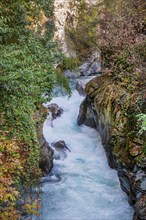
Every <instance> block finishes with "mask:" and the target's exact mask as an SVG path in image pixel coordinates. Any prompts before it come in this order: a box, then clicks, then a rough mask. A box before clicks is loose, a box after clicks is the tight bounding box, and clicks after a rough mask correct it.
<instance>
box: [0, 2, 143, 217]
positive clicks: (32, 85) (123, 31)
mask: <svg viewBox="0 0 146 220" xmlns="http://www.w3.org/2000/svg"><path fill="white" fill-rule="evenodd" d="M52 2H53V1H52V0H33V1H27V0H11V1H8V0H5V1H4V0H1V2H0V14H1V18H0V24H1V28H0V34H1V36H0V41H1V45H0V53H1V60H0V63H1V72H0V100H1V102H0V112H1V113H0V116H1V129H0V135H1V142H0V143H1V149H0V150H1V152H0V157H1V158H0V164H1V165H3V166H2V168H1V170H0V184H1V188H0V206H1V208H0V211H1V213H2V215H1V217H2V219H3V220H5V219H12V220H13V219H14V220H15V219H19V217H20V213H19V211H18V208H17V202H16V201H17V200H18V199H19V198H20V197H21V196H22V194H23V193H22V192H23V190H25V188H27V189H28V187H31V186H32V185H34V184H37V182H38V180H39V177H40V176H41V173H40V169H39V166H38V164H39V163H38V161H39V143H38V137H37V126H38V124H39V119H38V116H37V114H36V112H38V111H39V110H40V109H41V105H42V102H43V101H45V100H46V99H47V100H49V99H50V98H51V91H52V89H53V87H54V86H55V85H56V83H57V82H58V81H59V82H60V83H61V84H63V85H65V86H66V88H67V89H68V90H69V88H68V85H67V82H66V81H65V80H64V78H63V76H62V74H61V72H60V69H59V70H57V71H56V70H55V68H54V66H55V65H54V64H56V63H58V62H60V59H61V55H60V52H58V49H57V48H58V47H57V44H56V43H55V42H53V41H52V36H53V6H52ZM71 7H72V9H73V10H77V14H76V18H75V17H68V21H67V22H68V25H67V27H66V36H67V39H68V43H69V44H71V45H72V48H73V49H75V50H76V52H77V56H78V57H77V58H76V59H74V60H73V61H72V59H70V58H65V59H64V60H63V63H62V68H63V69H66V68H71V69H73V68H74V67H76V66H77V65H78V64H79V63H80V61H79V60H85V59H86V58H87V57H88V56H89V55H90V54H92V53H93V52H94V51H95V50H98V49H99V50H100V51H101V54H102V66H103V73H104V74H105V75H106V77H105V79H107V78H108V80H107V82H108V83H109V85H110V86H112V85H114V86H113V87H112V88H114V87H115V88H116V86H117V87H118V88H122V89H125V91H127V94H125V96H123V102H122V99H119V97H117V96H118V95H117V91H115V89H113V90H112V89H111V87H110V94H111V96H110V95H108V96H106V97H108V100H107V101H109V100H111V101H112V103H113V101H114V100H115V99H116V100H118V99H119V102H120V105H121V106H123V108H122V115H121V117H123V118H124V117H125V115H126V117H128V122H129V123H128V126H127V128H126V129H127V139H128V140H130V139H133V135H135V133H136V132H137V138H139V139H141V140H144V131H145V130H146V125H145V124H146V117H145V114H146V90H145V89H146V71H145V70H146V69H145V60H144V57H145V56H146V47H145V34H146V30H145V29H144V28H145V27H144V23H145V20H144V19H145V18H144V16H145V7H144V0H138V1H132V0H126V1H123V0H118V1H116V0H102V1H101V2H100V4H99V3H98V4H95V5H88V4H85V0H81V1H79V0H74V1H71ZM74 19H75V20H76V22H75V23H76V25H73V24H74V23H72V21H73V20H74ZM121 91H122V90H121ZM42 94H44V95H42ZM119 94H120V91H119ZM104 101H105V99H104ZM141 125H142V127H141ZM131 130H133V132H131ZM138 131H139V132H138ZM116 137H118V134H116ZM117 141H118V140H117ZM20 191H21V193H22V194H20ZM24 209H26V212H27V213H28V212H29V213H35V214H37V212H36V210H35V209H37V205H35V204H34V203H32V201H31V202H30V203H29V202H28V199H27V203H26V204H25V206H24ZM24 209H23V210H24Z"/></svg>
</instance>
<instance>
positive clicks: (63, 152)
mask: <svg viewBox="0 0 146 220" xmlns="http://www.w3.org/2000/svg"><path fill="white" fill-rule="evenodd" d="M51 146H52V147H53V149H54V159H55V160H64V159H65V158H66V157H67V151H69V152H71V150H70V149H69V148H68V147H67V145H66V143H65V142H64V141H63V140H60V141H57V142H56V143H52V144H51Z"/></svg>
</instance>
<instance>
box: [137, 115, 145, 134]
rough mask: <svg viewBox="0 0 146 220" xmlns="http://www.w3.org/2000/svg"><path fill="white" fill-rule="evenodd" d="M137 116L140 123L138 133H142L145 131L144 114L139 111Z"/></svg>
mask: <svg viewBox="0 0 146 220" xmlns="http://www.w3.org/2000/svg"><path fill="white" fill-rule="evenodd" d="M137 117H138V122H139V125H140V130H139V133H140V134H142V133H143V132H144V131H146V114H143V113H141V114H139V115H137Z"/></svg>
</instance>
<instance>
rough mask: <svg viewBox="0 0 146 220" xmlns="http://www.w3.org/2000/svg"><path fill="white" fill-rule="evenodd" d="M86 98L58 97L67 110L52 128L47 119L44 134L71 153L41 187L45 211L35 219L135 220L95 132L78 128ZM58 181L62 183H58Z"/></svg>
mask: <svg viewBox="0 0 146 220" xmlns="http://www.w3.org/2000/svg"><path fill="white" fill-rule="evenodd" d="M82 100H83V97H82V96H80V95H79V94H78V92H77V91H74V92H73V94H72V96H71V97H70V98H68V96H61V97H55V98H53V99H52V101H51V103H57V104H58V105H59V106H60V107H62V108H63V109H64V113H63V114H62V116H61V117H60V118H57V119H56V120H54V121H53V127H51V126H50V123H48V121H47V120H46V121H45V123H44V128H43V133H44V136H45V138H46V140H47V141H48V142H49V143H52V142H56V141H59V140H64V141H65V143H66V145H67V146H68V148H69V149H70V150H71V152H69V151H68V152H67V157H66V158H64V157H61V159H60V160H59V158H56V159H54V168H53V171H52V173H51V176H50V177H49V178H50V179H51V181H48V182H47V181H46V182H44V183H43V184H42V192H43V193H42V208H41V210H40V216H39V217H35V218H34V219H35V220H132V217H133V208H132V207H130V205H129V204H128V198H127V196H126V195H125V193H124V192H123V191H122V190H121V188H120V184H119V180H118V177H117V173H116V171H115V170H113V169H111V168H110V167H109V166H108V163H107V158H106V155H105V152H104V149H103V146H102V144H101V140H100V137H99V135H98V133H97V132H96V130H94V129H91V128H88V127H86V126H81V127H79V126H78V125H77V116H78V113H79V106H80V103H81V101H82ZM57 180H59V181H57Z"/></svg>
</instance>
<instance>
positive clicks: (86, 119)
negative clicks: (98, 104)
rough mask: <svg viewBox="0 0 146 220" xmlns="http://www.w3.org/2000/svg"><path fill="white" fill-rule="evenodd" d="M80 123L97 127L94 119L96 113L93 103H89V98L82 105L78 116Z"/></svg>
mask: <svg viewBox="0 0 146 220" xmlns="http://www.w3.org/2000/svg"><path fill="white" fill-rule="evenodd" d="M77 123H78V125H83V124H84V125H86V126H89V127H91V128H96V123H95V120H94V114H93V110H92V107H91V105H90V104H89V101H88V98H85V99H84V100H83V102H82V103H81V105H80V110H79V115H78V118H77Z"/></svg>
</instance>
